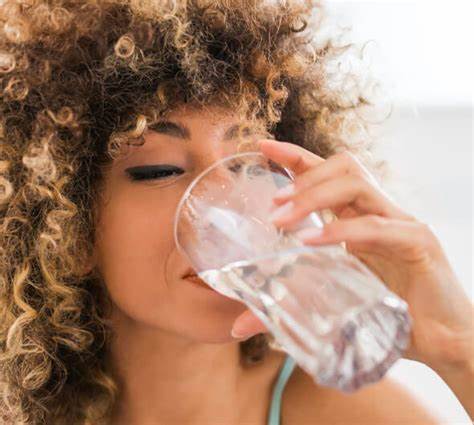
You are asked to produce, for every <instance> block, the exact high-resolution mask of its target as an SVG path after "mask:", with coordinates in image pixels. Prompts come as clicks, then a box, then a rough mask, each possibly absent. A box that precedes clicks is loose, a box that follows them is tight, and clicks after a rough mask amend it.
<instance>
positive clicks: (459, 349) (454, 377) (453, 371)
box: [428, 333, 474, 419]
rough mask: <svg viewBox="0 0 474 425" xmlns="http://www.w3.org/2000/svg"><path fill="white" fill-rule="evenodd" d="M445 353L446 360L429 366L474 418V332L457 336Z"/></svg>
mask: <svg viewBox="0 0 474 425" xmlns="http://www.w3.org/2000/svg"><path fill="white" fill-rule="evenodd" d="M445 353H446V357H445V359H444V360H442V361H439V362H438V363H437V364H428V366H429V367H430V368H431V369H433V370H434V371H435V372H436V373H437V374H438V375H439V376H440V378H441V379H442V380H443V381H444V382H445V383H446V385H448V386H449V388H451V390H452V391H453V393H454V394H455V395H456V397H457V398H458V400H459V401H460V403H461V404H462V406H463V407H464V410H465V411H466V412H467V414H468V415H469V417H470V418H471V419H474V334H473V333H470V334H469V335H466V336H463V337H462V338H457V339H456V340H455V341H454V342H453V343H452V344H451V345H450V348H449V349H448V350H446V352H445Z"/></svg>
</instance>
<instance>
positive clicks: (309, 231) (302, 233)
mask: <svg viewBox="0 0 474 425" xmlns="http://www.w3.org/2000/svg"><path fill="white" fill-rule="evenodd" d="M322 233H323V228H322V227H307V228H306V229H302V230H299V231H297V232H296V233H295V236H296V237H297V238H298V239H301V240H302V241H306V240H310V239H313V238H317V237H318V236H321V234H322Z"/></svg>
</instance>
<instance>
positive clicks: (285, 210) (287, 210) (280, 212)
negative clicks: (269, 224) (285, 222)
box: [269, 202, 294, 221]
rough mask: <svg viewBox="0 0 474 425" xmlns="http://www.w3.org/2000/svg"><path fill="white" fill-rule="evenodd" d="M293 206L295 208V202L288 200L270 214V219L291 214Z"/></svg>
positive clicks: (273, 219)
mask: <svg viewBox="0 0 474 425" xmlns="http://www.w3.org/2000/svg"><path fill="white" fill-rule="evenodd" d="M293 208H294V204H293V202H287V203H285V204H283V205H282V206H281V207H278V208H277V209H276V210H275V211H273V212H272V213H271V214H270V216H269V219H270V221H275V220H279V219H281V218H283V217H285V216H289V215H290V214H291V212H292V211H293Z"/></svg>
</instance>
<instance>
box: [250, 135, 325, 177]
mask: <svg viewBox="0 0 474 425" xmlns="http://www.w3.org/2000/svg"><path fill="white" fill-rule="evenodd" d="M258 145H259V149H260V151H261V152H262V153H263V154H264V155H265V156H266V157H267V158H269V159H271V160H273V161H275V162H277V163H278V164H280V165H283V166H284V167H287V168H289V169H290V170H292V171H294V172H295V173H296V174H300V173H303V172H305V171H306V170H308V169H310V168H311V167H314V166H315V165H317V164H320V163H321V162H323V161H324V159H323V158H321V157H320V156H318V155H316V154H314V153H313V152H310V151H308V150H306V149H304V148H302V147H301V146H298V145H295V144H293V143H288V142H281V141H278V140H271V139H263V140H259V142H258Z"/></svg>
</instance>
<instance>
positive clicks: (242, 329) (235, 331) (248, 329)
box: [231, 309, 268, 339]
mask: <svg viewBox="0 0 474 425" xmlns="http://www.w3.org/2000/svg"><path fill="white" fill-rule="evenodd" d="M264 332H268V329H267V328H266V326H265V325H264V324H263V323H262V322H261V321H260V319H259V318H258V317H257V316H255V314H253V313H252V311H250V310H249V309H246V310H245V311H244V312H243V313H242V314H241V315H240V316H239V317H237V319H235V322H234V326H233V327H232V332H231V335H232V336H233V337H234V338H238V339H240V338H244V339H248V338H250V337H251V336H253V335H256V334H259V333H264Z"/></svg>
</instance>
